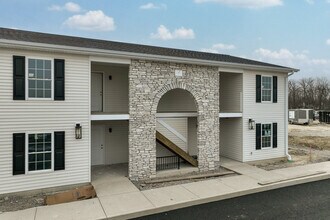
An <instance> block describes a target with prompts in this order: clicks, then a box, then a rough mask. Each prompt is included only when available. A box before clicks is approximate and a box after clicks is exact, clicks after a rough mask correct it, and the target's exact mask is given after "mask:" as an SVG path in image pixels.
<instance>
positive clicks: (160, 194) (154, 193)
mask: <svg viewBox="0 0 330 220" xmlns="http://www.w3.org/2000/svg"><path fill="white" fill-rule="evenodd" d="M142 193H143V194H144V195H145V196H146V197H147V198H148V199H149V201H151V202H152V204H154V205H155V206H156V207H162V206H167V205H174V204H179V203H183V202H188V201H192V200H195V199H197V198H198V197H197V196H196V195H194V194H193V193H191V192H189V191H188V190H187V189H185V188H184V187H183V186H181V185H176V186H168V187H163V188H157V189H151V190H146V191H143V192H142Z"/></svg>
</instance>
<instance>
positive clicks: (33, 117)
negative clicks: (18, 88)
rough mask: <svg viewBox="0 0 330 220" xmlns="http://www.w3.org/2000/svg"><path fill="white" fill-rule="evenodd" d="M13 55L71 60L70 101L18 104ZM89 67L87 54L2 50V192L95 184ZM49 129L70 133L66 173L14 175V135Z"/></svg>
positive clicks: (68, 62)
mask: <svg viewBox="0 0 330 220" xmlns="http://www.w3.org/2000/svg"><path fill="white" fill-rule="evenodd" d="M13 55H22V56H31V57H38V58H43V57H45V58H61V59H65V71H66V75H65V101H41V100H39V101H30V100H25V101H14V100H13V73H12V71H13V64H12V59H13V58H12V56H13ZM89 69H90V67H89V58H88V57H87V56H76V55H75V56H71V55H68V54H58V53H56V54H55V53H38V52H28V51H21V50H20V51H18V50H4V49H0V140H1V141H0V180H1V181H0V194H2V193H10V192H17V191H24V190H32V189H40V188H47V187H54V186H61V185H69V184H78V183H85V182H89V181H90V147H89V146H90V144H89V143H90V136H89V134H90V132H89V123H90V121H89V111H90V110H89V109H90V106H89V76H90V73H89ZM77 122H80V123H81V124H82V127H83V129H82V130H83V138H82V139H81V140H76V139H75V134H74V126H75V123H77ZM47 131H48V132H49V131H51V132H53V131H65V144H66V145H65V146H66V149H65V170H63V171H56V172H47V173H38V174H37V173H33V174H25V175H16V176H13V175H12V153H13V152H12V149H13V146H12V135H13V133H21V132H24V133H29V132H33V133H35V132H37V133H39V132H47Z"/></svg>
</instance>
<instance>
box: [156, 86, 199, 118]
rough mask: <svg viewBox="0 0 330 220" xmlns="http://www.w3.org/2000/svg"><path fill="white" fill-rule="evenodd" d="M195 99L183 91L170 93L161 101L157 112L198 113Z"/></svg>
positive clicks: (176, 90) (174, 90)
mask: <svg viewBox="0 0 330 220" xmlns="http://www.w3.org/2000/svg"><path fill="white" fill-rule="evenodd" d="M196 111H197V108H196V103H195V100H194V97H193V96H192V95H191V94H190V93H189V92H187V91H185V90H183V89H173V90H170V91H168V92H167V93H166V94H165V95H163V97H162V98H161V99H160V101H159V104H158V108H157V112H160V113H161V112H196Z"/></svg>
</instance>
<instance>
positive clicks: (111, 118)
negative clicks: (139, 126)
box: [91, 114, 129, 121]
mask: <svg viewBox="0 0 330 220" xmlns="http://www.w3.org/2000/svg"><path fill="white" fill-rule="evenodd" d="M128 119H129V114H109V115H105V114H104V115H103V114H96V115H93V114H92V115H91V121H116V120H128Z"/></svg>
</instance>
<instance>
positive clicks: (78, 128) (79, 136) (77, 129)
mask: <svg viewBox="0 0 330 220" xmlns="http://www.w3.org/2000/svg"><path fill="white" fill-rule="evenodd" d="M75 134H76V139H82V127H81V124H80V123H77V124H76V127H75Z"/></svg>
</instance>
